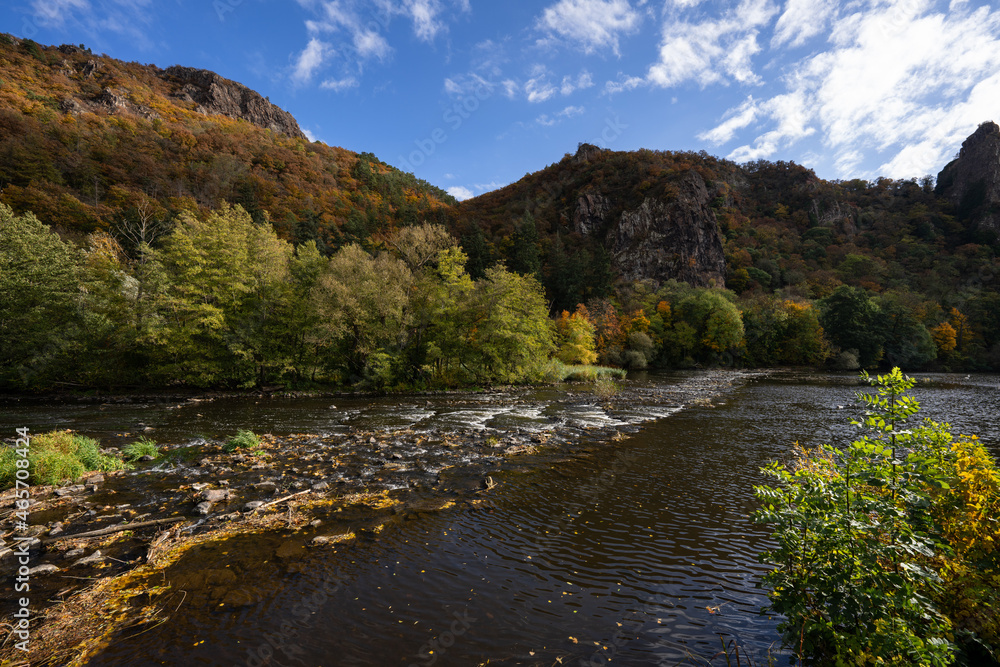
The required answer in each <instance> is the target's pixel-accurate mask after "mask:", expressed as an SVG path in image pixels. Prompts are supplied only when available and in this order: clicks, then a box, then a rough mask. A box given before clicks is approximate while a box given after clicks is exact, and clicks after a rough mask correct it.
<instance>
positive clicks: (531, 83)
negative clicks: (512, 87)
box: [524, 65, 559, 102]
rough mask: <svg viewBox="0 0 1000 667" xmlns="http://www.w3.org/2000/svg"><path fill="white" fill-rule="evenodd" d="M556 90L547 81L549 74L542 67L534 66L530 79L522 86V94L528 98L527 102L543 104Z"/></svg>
mask: <svg viewBox="0 0 1000 667" xmlns="http://www.w3.org/2000/svg"><path fill="white" fill-rule="evenodd" d="M557 92H559V91H558V89H557V88H556V87H555V86H553V85H552V83H551V82H550V81H549V72H548V70H547V69H545V66H544V65H535V66H534V67H533V68H532V77H531V78H530V79H528V82H527V83H526V84H524V93H525V95H527V96H528V101H529V102H544V101H545V100H547V99H549V98H550V97H552V96H553V95H555V94H556V93H557Z"/></svg>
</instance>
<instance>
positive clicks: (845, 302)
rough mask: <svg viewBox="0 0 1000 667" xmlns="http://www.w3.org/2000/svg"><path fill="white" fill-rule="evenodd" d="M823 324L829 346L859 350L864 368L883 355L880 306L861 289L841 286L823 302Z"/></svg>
mask: <svg viewBox="0 0 1000 667" xmlns="http://www.w3.org/2000/svg"><path fill="white" fill-rule="evenodd" d="M819 305H820V311H821V315H820V324H822V325H823V331H825V332H826V335H827V338H829V339H830V342H831V343H833V344H834V345H836V346H837V347H839V348H840V349H841V350H844V351H847V350H857V353H858V362H859V363H860V364H861V366H862V367H864V368H869V367H871V366H874V365H875V364H877V363H878V362H879V360H880V359H882V356H883V354H884V350H883V338H882V335H881V330H880V327H879V323H878V315H879V311H878V305H877V304H876V303H875V302H874V301H873V300H872V299H871V298H869V296H868V294H867V293H866V292H865V291H864V290H863V289H860V288H857V287H849V286H847V285H841V286H840V287H838V288H837V289H836V290H834V292H833V294H831V295H830V296H828V297H826V298H825V299H823V300H822V301H820V304H819Z"/></svg>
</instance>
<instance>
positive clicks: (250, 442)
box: [223, 430, 260, 452]
mask: <svg viewBox="0 0 1000 667" xmlns="http://www.w3.org/2000/svg"><path fill="white" fill-rule="evenodd" d="M259 447H260V436H259V435H257V434H256V433H254V432H253V431H246V430H239V431H237V432H236V435H234V436H233V437H231V438H230V439H229V441H228V442H226V445H225V447H223V449H225V450H226V451H227V452H235V451H236V450H237V449H258V448H259Z"/></svg>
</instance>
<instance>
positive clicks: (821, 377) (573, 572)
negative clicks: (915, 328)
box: [0, 372, 1000, 667]
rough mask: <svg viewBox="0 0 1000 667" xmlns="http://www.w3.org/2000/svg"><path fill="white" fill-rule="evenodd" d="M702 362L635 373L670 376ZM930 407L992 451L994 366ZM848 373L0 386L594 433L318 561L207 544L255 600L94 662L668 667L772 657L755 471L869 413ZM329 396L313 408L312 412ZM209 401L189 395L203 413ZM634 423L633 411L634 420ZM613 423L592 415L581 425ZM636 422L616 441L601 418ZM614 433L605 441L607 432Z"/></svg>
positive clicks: (928, 381) (207, 558)
mask: <svg viewBox="0 0 1000 667" xmlns="http://www.w3.org/2000/svg"><path fill="white" fill-rule="evenodd" d="M692 377H695V376H694V375H692V374H681V373H676V374H665V375H658V376H639V377H637V378H636V379H635V382H637V383H638V384H640V385H643V386H647V387H658V386H666V387H669V386H671V385H675V384H678V383H683V382H686V381H689V380H690V379H691V378H692ZM918 377H919V378H920V379H921V383H920V384H919V385H918V387H917V388H916V389H915V390H914V396H915V397H916V398H917V400H919V401H920V402H921V404H922V406H923V411H922V415H923V416H927V417H931V418H934V419H936V420H938V421H948V422H950V423H952V425H953V430H954V432H956V433H957V432H967V433H976V434H978V435H980V437H981V438H982V439H983V440H984V442H985V444H986V445H987V446H988V447H989V448H990V449H991V450H992V451H993V452H994V454H998V453H1000V419H998V418H997V415H998V414H1000V376H996V375H972V376H964V375H961V376H958V375H920V376H918ZM859 389H861V387H860V386H859V384H858V381H857V378H856V377H855V376H853V375H830V374H808V373H792V372H781V373H775V374H772V375H770V376H767V377H757V378H752V379H750V380H749V381H746V382H742V383H737V385H736V386H735V387H734V388H733V389H731V390H729V391H728V392H726V393H723V394H721V395H719V396H717V397H716V398H715V399H714V401H713V402H711V403H709V402H708V401H703V402H701V404H700V405H698V404H696V405H690V404H688V405H686V406H685V407H684V409H678V407H679V406H678V405H675V404H671V403H670V402H668V401H664V404H663V405H661V406H650V405H648V404H647V405H644V406H642V407H641V409H640V408H638V407H637V408H636V409H634V410H632V411H631V412H630V411H629V410H627V409H626V410H618V411H617V412H613V413H612V412H609V411H604V410H602V409H601V408H600V406H599V404H598V403H596V402H595V403H592V404H588V403H587V402H586V401H580V400H573V401H569V400H564V399H563V398H562V397H561V394H560V393H559V392H558V391H555V390H544V391H528V392H521V393H518V394H517V395H515V396H512V397H511V398H510V400H507V401H506V402H505V403H504V404H503V405H502V406H501V407H500V408H497V406H496V405H492V406H486V405H483V404H478V403H476V402H475V401H471V402H470V401H462V400H455V399H448V400H444V399H431V400H426V399H424V398H419V399H416V398H411V399H407V398H394V399H380V400H379V401H375V402H374V403H373V402H371V401H367V400H362V399H345V400H342V401H337V403H338V405H337V410H336V413H337V414H338V415H339V416H337V417H336V418H333V417H332V416H331V413H330V412H329V410H330V405H329V404H330V401H329V400H326V401H324V402H322V403H323V405H322V406H321V405H320V402H318V401H315V400H311V401H298V402H296V401H291V402H287V403H273V402H271V403H266V404H265V405H264V406H263V407H262V406H261V404H259V403H256V402H255V401H253V400H252V399H251V400H247V399H242V400H241V401H230V402H222V403H220V402H214V403H213V404H211V405H205V406H197V407H196V408H193V409H192V408H190V407H188V408H184V410H185V411H187V416H186V417H185V416H178V414H179V413H180V412H181V411H180V410H179V409H178V408H177V407H176V406H169V405H149V404H144V405H141V406H132V405H125V406H118V405H115V406H106V407H105V409H104V410H95V409H94V408H93V406H89V408H87V407H77V406H65V405H63V406H52V405H40V404H31V405H19V406H12V405H10V404H2V405H0V428H3V429H7V430H12V429H13V428H14V427H15V426H22V425H25V424H29V425H30V426H31V427H32V430H33V431H35V432H39V431H42V430H46V429H49V428H56V427H59V428H76V429H78V430H80V431H81V432H84V433H86V434H93V435H98V436H104V437H106V438H113V437H115V435H116V434H117V433H120V432H122V431H124V430H127V429H129V428H134V427H135V425H136V424H140V423H141V424H152V425H153V426H154V427H155V428H156V429H157V430H156V431H155V434H156V437H157V438H158V439H161V441H163V439H169V438H175V439H180V440H183V439H185V438H197V437H215V436H216V435H217V434H218V433H225V432H230V433H231V432H232V430H233V429H234V428H235V427H238V428H253V429H254V430H256V431H258V432H259V431H262V430H271V431H272V432H275V433H278V432H282V431H284V432H299V431H311V432H317V431H323V430H324V429H325V430H333V431H336V430H337V429H345V428H349V427H350V426H351V425H352V424H358V423H361V424H364V425H367V426H369V427H371V426H372V425H378V424H386V425H388V426H399V425H400V424H402V425H411V426H413V427H414V428H420V426H421V424H424V425H427V424H434V425H437V426H439V427H440V426H441V425H442V424H444V423H449V422H450V423H459V424H462V425H463V427H470V426H471V427H479V428H486V429H497V431H498V432H501V431H502V430H503V429H505V428H506V429H514V428H517V429H529V430H530V429H536V430H545V429H551V428H564V429H565V428H567V424H568V425H569V426H572V427H574V428H577V429H578V430H579V437H580V438H581V439H587V438H590V439H591V440H593V441H594V442H597V443H600V444H601V445H602V446H601V447H599V448H596V449H595V448H593V447H591V448H590V449H589V450H588V451H589V453H588V455H586V456H579V457H567V458H566V459H565V460H562V461H558V462H549V463H548V464H546V465H544V466H541V467H531V466H521V467H513V468H509V469H504V470H502V471H500V472H498V473H497V474H495V475H494V479H495V481H496V482H497V483H498V486H497V487H496V489H494V490H493V491H492V492H491V494H490V503H489V504H488V505H487V506H486V507H484V508H482V509H479V510H471V509H469V508H467V507H455V508H452V509H450V510H444V511H441V512H438V513H432V514H427V515H421V516H420V517H419V519H417V520H413V521H407V522H402V523H399V524H396V525H393V526H392V527H391V528H390V529H387V530H385V531H383V532H382V533H380V534H379V535H378V536H377V538H373V539H364V540H357V541H356V542H355V543H353V544H352V545H350V546H349V547H343V548H340V549H332V550H330V549H327V550H312V551H310V553H309V555H308V556H306V557H305V558H304V559H297V560H295V561H294V562H284V561H282V559H281V558H274V559H273V562H267V563H260V562H255V561H254V560H252V559H241V558H240V550H241V548H244V547H246V548H248V547H247V545H242V546H241V543H240V542H239V540H235V541H231V542H230V543H225V544H224V545H222V546H219V547H206V548H205V549H204V550H203V551H202V552H201V553H200V554H198V558H199V559H200V560H199V563H200V567H204V568H205V570H206V571H213V572H214V571H222V570H224V569H227V568H228V569H229V570H231V571H234V572H235V574H236V577H235V578H237V579H238V580H239V581H241V582H245V588H246V589H247V591H248V593H247V594H248V595H250V596H251V597H253V596H256V600H257V602H256V603H255V604H251V605H244V606H240V607H238V608H235V609H234V608H232V607H231V606H229V607H227V606H225V605H219V606H218V608H206V607H204V606H200V607H185V606H184V605H183V604H181V605H179V606H178V608H177V610H176V612H175V613H173V614H172V615H171V618H170V620H169V621H168V622H167V623H164V624H163V625H160V626H157V627H154V628H148V629H146V630H145V631H144V632H142V633H141V634H140V635H138V636H131V635H132V634H134V632H133V633H129V632H125V633H124V634H123V636H121V637H118V638H116V639H115V640H114V641H113V642H112V644H111V645H110V646H109V647H108V648H107V649H105V650H104V651H103V652H102V653H101V654H99V655H98V656H96V657H95V658H94V659H93V660H92V661H91V662H90V663H89V664H91V665H128V666H130V667H131V666H138V665H147V664H148V665H154V664H172V665H181V664H183V665H266V664H270V665H432V664H433V665H481V664H489V665H554V664H563V665H587V664H593V665H599V664H616V665H654V664H664V665H674V664H677V663H679V662H685V661H686V662H690V663H691V664H705V662H706V661H712V664H725V658H724V657H722V656H719V655H718V653H719V651H720V650H721V648H722V646H723V645H724V644H725V645H728V646H730V647H734V646H738V647H739V650H740V652H741V654H742V655H743V656H744V660H745V658H746V657H747V656H749V657H750V658H752V659H753V660H754V661H756V663H757V664H767V660H768V657H769V656H775V657H777V659H778V661H779V662H783V661H784V658H782V657H780V654H781V650H780V647H779V645H778V640H779V636H778V634H777V631H776V625H777V619H775V618H773V617H769V616H767V615H761V614H760V613H759V610H760V608H761V607H762V606H763V605H764V604H765V602H766V598H765V597H764V595H763V593H762V592H761V591H760V590H758V589H756V588H755V584H756V582H757V581H758V579H759V577H760V575H761V574H762V572H763V571H764V570H763V566H761V565H759V564H758V563H757V560H756V554H757V553H758V552H760V551H761V550H762V549H764V548H766V547H767V545H768V537H767V534H766V533H767V531H766V529H764V528H762V527H761V526H757V525H755V524H753V523H752V521H751V520H750V518H749V515H750V513H751V512H752V510H753V490H752V487H753V485H754V484H759V483H762V482H763V481H764V479H763V477H762V475H761V474H760V472H759V468H760V467H761V466H763V465H765V464H766V463H768V462H769V461H770V460H773V459H783V458H786V457H787V456H788V453H789V446H790V444H791V443H793V442H795V441H798V442H799V443H801V444H803V445H806V446H814V445H817V444H821V443H824V442H834V443H838V442H844V441H846V440H847V439H850V438H851V437H852V436H853V434H854V433H855V430H854V427H852V426H850V425H849V421H850V419H851V418H852V417H856V416H857V414H858V412H857V408H856V407H855V404H854V402H853V396H854V393H855V392H856V391H858V390H859ZM321 408H322V409H324V410H326V412H320V409H321ZM195 410H196V411H195ZM630 425H631V426H630ZM588 426H597V427H604V428H603V429H598V430H597V431H588V430H586V427H588ZM616 426H618V427H623V428H622V432H623V433H626V436H625V437H624V438H623V439H618V440H614V441H611V440H608V439H607V437H608V434H610V433H611V432H612V430H610V429H609V428H608V427H616ZM602 438H603V440H602Z"/></svg>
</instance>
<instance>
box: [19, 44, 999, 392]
mask: <svg viewBox="0 0 1000 667" xmlns="http://www.w3.org/2000/svg"><path fill="white" fill-rule="evenodd" d="M32 214H33V215H32ZM34 216H37V219H36V217H34ZM997 220H1000V127H998V126H997V125H996V124H995V123H992V122H987V123H983V124H982V125H981V126H980V127H979V129H978V130H977V131H976V132H975V133H973V134H972V135H971V136H970V137H969V138H968V139H967V140H966V141H965V143H964V144H963V146H962V147H961V150H960V152H959V154H958V155H957V156H956V159H955V160H954V161H952V162H951V163H950V164H948V165H946V166H945V167H944V169H943V170H942V172H941V174H940V175H939V176H938V178H937V179H936V183H935V179H933V178H925V179H922V180H921V181H919V182H918V181H917V180H890V179H876V180H874V181H868V180H862V179H855V180H848V181H827V180H824V179H820V178H818V177H817V176H816V174H815V173H814V172H812V171H811V170H810V169H808V168H805V167H803V166H801V165H797V164H794V163H791V162H766V161H759V162H754V163H748V164H742V165H741V164H736V163H734V162H731V161H728V160H724V159H720V158H716V157H713V156H711V155H708V154H707V153H705V152H700V153H692V152H675V151H653V150H638V151H631V152H622V151H610V150H605V149H601V148H598V147H596V146H592V145H588V144H581V145H580V146H579V147H578V149H577V151H576V152H575V153H574V154H566V155H564V156H563V158H562V159H561V160H559V161H558V162H556V163H554V164H552V165H549V166H548V167H545V168H544V169H541V170H540V171H537V172H535V173H531V174H528V175H526V176H525V177H524V178H522V179H521V180H519V181H517V182H516V183H512V184H510V185H508V186H506V187H504V188H501V189H499V190H496V191H494V192H489V193H486V194H484V195H482V196H480V197H476V198H474V199H470V200H468V201H465V202H461V203H458V202H456V201H455V200H454V199H453V198H452V197H450V196H449V195H448V194H447V193H445V192H443V191H442V190H440V189H439V188H436V187H434V186H432V185H430V184H428V183H425V182H423V181H420V180H418V179H416V178H415V177H414V176H413V175H412V174H406V173H403V172H400V171H399V170H397V169H394V168H393V167H391V166H389V165H387V164H385V163H383V162H381V161H380V160H378V159H377V158H376V157H375V156H373V155H371V154H369V153H362V154H355V153H352V152H350V151H346V150H344V149H341V148H336V147H329V146H326V145H324V144H321V143H318V142H310V141H309V140H308V139H307V138H306V137H304V136H303V133H302V131H301V129H300V128H299V126H298V124H297V122H296V121H295V119H294V118H293V117H292V116H291V115H290V114H288V113H287V112H285V111H284V110H282V109H280V108H278V107H276V106H274V105H272V104H271V103H270V101H269V100H268V99H267V98H265V97H263V96H261V95H260V94H258V93H256V92H254V91H252V90H250V89H248V88H246V87H245V86H242V85H241V84H239V83H236V82H233V81H229V80H227V79H225V78H223V77H222V76H220V75H218V74H216V73H213V72H208V71H205V70H196V69H191V68H187V67H182V66H173V67H169V68H167V69H161V68H159V67H156V66H153V65H141V64H138V63H123V62H121V61H117V60H114V59H112V58H109V57H106V56H95V55H94V54H92V53H90V52H89V51H88V50H87V49H85V48H84V47H82V46H79V47H77V46H66V45H64V46H61V47H58V48H56V47H41V46H39V45H37V44H35V43H33V42H31V41H28V40H24V41H21V40H16V39H14V38H11V37H9V36H8V37H6V38H0V362H2V363H0V386H2V387H14V388H25V387H27V388H46V387H48V388H51V387H53V386H61V385H67V384H68V385H69V386H87V387H90V386H95V385H102V386H121V385H122V384H132V385H135V386H149V385H154V386H171V385H194V386H200V387H211V386H244V387H246V386H268V385H270V386H279V385H295V386H306V385H311V384H329V383H335V384H345V383H346V384H353V383H357V382H365V383H368V384H369V385H371V386H377V387H382V388H385V387H418V386H419V387H428V386H456V385H461V384H464V383H468V382H476V383H480V384H485V383H488V382H492V381H499V380H501V379H502V380H504V381H525V380H529V379H536V380H537V379H538V378H542V377H559V376H560V375H561V373H563V371H564V370H565V369H560V368H559V367H558V364H557V363H556V360H558V361H559V362H561V363H565V364H590V363H593V362H594V361H599V362H600V363H603V364H605V365H613V366H621V367H625V368H644V367H646V366H650V365H652V366H670V367H677V366H684V367H689V366H694V365H699V364H724V365H748V366H767V365H823V364H829V365H832V366H834V367H838V368H845V369H847V368H857V367H858V366H863V367H870V368H873V367H877V366H879V365H883V366H884V365H900V366H903V367H904V369H907V370H914V369H924V368H926V369H952V370H956V369H966V370H987V369H1000V283H998V279H997V276H998V274H1000V259H998V257H1000V242H998V234H997V232H998V227H1000V225H998V222H997ZM268 221H269V222H270V225H269V224H267V222H268ZM426 223H431V224H430V225H428V224H426ZM435 223H438V224H441V225H443V226H444V227H445V229H442V228H441V227H436V226H434V224H435ZM52 232H55V233H52ZM456 242H457V243H459V244H460V246H461V250H462V251H464V253H463V252H459V249H458V248H456V247H453V246H454V245H455V244H456ZM498 264H499V266H498ZM536 278H537V281H536V280H535V279H536ZM539 283H540V284H539ZM543 288H544V289H543ZM553 316H554V317H555V322H554V323H553V321H552V319H551V318H552V317H553ZM52 322H56V323H58V326H55V327H53V326H52V324H51V323H52ZM550 358H551V363H549V362H550ZM546 364H549V365H546Z"/></svg>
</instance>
